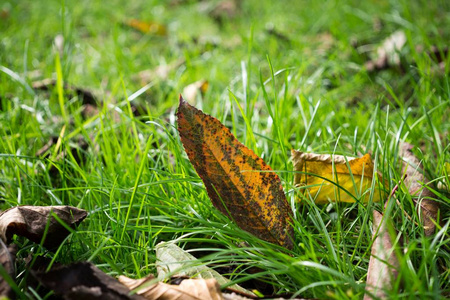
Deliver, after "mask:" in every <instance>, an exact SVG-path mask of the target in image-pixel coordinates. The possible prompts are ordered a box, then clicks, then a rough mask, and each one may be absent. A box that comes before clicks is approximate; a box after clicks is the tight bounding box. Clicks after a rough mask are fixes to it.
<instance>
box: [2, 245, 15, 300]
mask: <svg viewBox="0 0 450 300" xmlns="http://www.w3.org/2000/svg"><path fill="white" fill-rule="evenodd" d="M16 252H17V247H16V245H9V246H6V245H5V243H3V241H2V240H0V264H1V265H2V267H3V269H4V270H5V271H6V273H7V274H8V275H9V277H10V278H11V279H12V280H14V278H15V276H16V268H15V261H16ZM3 297H7V298H9V299H14V291H13V289H12V288H11V286H10V285H9V284H8V282H7V281H6V280H5V278H4V277H3V276H0V299H3Z"/></svg>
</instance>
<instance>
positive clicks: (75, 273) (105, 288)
mask: <svg viewBox="0 0 450 300" xmlns="http://www.w3.org/2000/svg"><path fill="white" fill-rule="evenodd" d="M31 273H32V274H33V276H34V277H35V278H36V279H37V280H38V281H39V282H40V283H41V284H42V285H43V286H45V287H46V288H48V289H51V290H53V291H54V292H55V294H57V295H59V296H62V298H63V299H67V300H69V299H70V300H75V299H76V300H81V299H83V300H85V299H88V300H89V299H110V300H143V299H145V298H143V297H141V296H139V295H129V294H130V292H131V291H130V290H129V289H128V288H127V287H126V286H124V285H123V284H121V283H120V282H119V281H117V280H116V279H114V278H113V277H111V276H109V275H107V274H105V273H103V272H102V271H101V270H100V269H99V268H97V267H96V266H94V265H93V264H91V263H89V262H79V263H74V264H71V265H68V266H64V267H59V268H54V269H52V270H50V271H49V272H35V271H31Z"/></svg>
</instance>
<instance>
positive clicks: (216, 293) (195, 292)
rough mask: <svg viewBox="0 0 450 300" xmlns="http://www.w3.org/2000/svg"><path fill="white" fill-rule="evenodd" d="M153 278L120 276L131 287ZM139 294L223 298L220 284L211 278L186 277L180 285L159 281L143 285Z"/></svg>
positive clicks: (155, 299) (168, 299) (154, 299)
mask: <svg viewBox="0 0 450 300" xmlns="http://www.w3.org/2000/svg"><path fill="white" fill-rule="evenodd" d="M150 280H153V276H149V277H145V278H142V279H138V280H134V279H131V278H128V277H126V276H120V277H119V281H120V282H121V283H122V284H124V285H125V286H127V287H128V288H129V289H132V290H134V289H136V288H139V287H141V286H142V285H144V284H146V283H147V282H149V281H150ZM137 294H138V295H140V296H143V297H144V298H145V299H151V300H173V299H180V300H181V299H183V300H184V299H185V300H222V299H223V297H222V292H221V291H220V285H219V283H217V281H216V280H215V279H213V278H211V279H185V280H183V281H182V282H181V283H180V284H179V285H172V284H167V283H163V282H157V283H155V284H153V285H149V286H145V287H142V288H141V289H139V290H138V291H137Z"/></svg>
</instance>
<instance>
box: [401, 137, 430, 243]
mask: <svg viewBox="0 0 450 300" xmlns="http://www.w3.org/2000/svg"><path fill="white" fill-rule="evenodd" d="M399 147H400V150H399V152H400V157H401V158H402V163H403V172H404V173H405V174H406V175H407V176H406V178H405V186H406V187H407V188H408V191H409V193H410V194H411V196H412V197H413V199H414V201H415V203H416V208H417V210H418V211H419V214H420V218H421V221H422V223H423V227H424V231H425V235H426V236H430V235H432V234H433V233H434V231H435V229H436V225H435V222H436V221H437V216H438V212H439V204H438V202H437V201H435V200H434V197H435V196H434V194H433V193H432V192H431V191H430V190H429V189H428V188H427V186H428V185H430V184H431V183H430V181H429V180H428V179H427V178H426V177H425V176H424V175H423V170H422V162H421V161H420V160H419V159H418V158H417V157H416V156H415V155H414V153H413V152H412V149H413V148H414V146H413V145H411V144H408V143H405V142H402V143H400V145H399Z"/></svg>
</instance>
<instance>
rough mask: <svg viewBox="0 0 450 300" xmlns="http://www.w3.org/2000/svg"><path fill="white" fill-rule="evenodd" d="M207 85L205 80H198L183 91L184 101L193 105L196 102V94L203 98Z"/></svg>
mask: <svg viewBox="0 0 450 300" xmlns="http://www.w3.org/2000/svg"><path fill="white" fill-rule="evenodd" d="M208 86H209V83H208V81H207V80H204V79H202V80H199V81H196V82H194V83H191V84H190V85H188V86H186V87H185V88H184V89H183V95H184V99H185V100H186V101H187V102H188V103H189V104H191V105H194V104H195V102H196V101H197V95H198V92H200V93H201V95H202V96H203V95H204V94H205V93H206V91H207V90H208Z"/></svg>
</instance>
